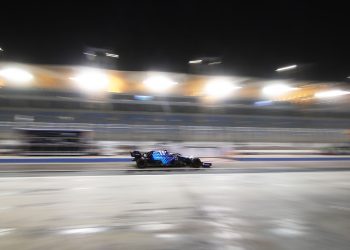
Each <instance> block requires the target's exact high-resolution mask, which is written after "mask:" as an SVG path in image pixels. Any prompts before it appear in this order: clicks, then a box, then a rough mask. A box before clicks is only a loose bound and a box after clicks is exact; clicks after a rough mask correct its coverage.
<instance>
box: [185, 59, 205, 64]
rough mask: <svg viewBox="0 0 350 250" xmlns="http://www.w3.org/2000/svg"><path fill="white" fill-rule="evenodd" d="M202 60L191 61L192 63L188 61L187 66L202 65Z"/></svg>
mask: <svg viewBox="0 0 350 250" xmlns="http://www.w3.org/2000/svg"><path fill="white" fill-rule="evenodd" d="M202 62H203V60H192V61H188V63H189V64H199V63H202Z"/></svg>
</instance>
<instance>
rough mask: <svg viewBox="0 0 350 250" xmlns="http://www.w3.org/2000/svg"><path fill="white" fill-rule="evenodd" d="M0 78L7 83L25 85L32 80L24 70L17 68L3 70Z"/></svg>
mask: <svg viewBox="0 0 350 250" xmlns="http://www.w3.org/2000/svg"><path fill="white" fill-rule="evenodd" d="M0 76H2V77H3V78H5V79H6V80H7V81H9V82H13V83H18V84H21V85H22V84H25V83H28V82H30V81H31V80H32V79H33V75H32V74H31V73H29V72H28V71H26V70H23V69H19V68H5V69H3V70H1V71H0Z"/></svg>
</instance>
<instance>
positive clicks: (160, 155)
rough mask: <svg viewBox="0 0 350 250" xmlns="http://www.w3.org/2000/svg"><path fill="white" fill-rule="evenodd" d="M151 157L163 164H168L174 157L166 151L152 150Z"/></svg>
mask: <svg viewBox="0 0 350 250" xmlns="http://www.w3.org/2000/svg"><path fill="white" fill-rule="evenodd" d="M152 159H153V160H155V161H161V162H162V164H163V165H168V164H169V163H170V162H171V161H172V160H174V159H175V157H174V156H173V155H171V154H169V153H168V151H165V150H161V151H153V152H152Z"/></svg>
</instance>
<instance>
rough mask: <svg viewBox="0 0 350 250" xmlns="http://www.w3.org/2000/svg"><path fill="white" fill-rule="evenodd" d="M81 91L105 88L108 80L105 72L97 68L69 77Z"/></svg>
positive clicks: (90, 91)
mask: <svg viewBox="0 0 350 250" xmlns="http://www.w3.org/2000/svg"><path fill="white" fill-rule="evenodd" d="M71 79H72V80H73V81H74V82H76V84H77V86H78V88H79V89H80V90H82V91H85V92H89V93H93V92H96V91H105V90H107V87H108V84H109V80H108V77H107V75H106V74H104V73H103V72H101V71H99V70H94V69H92V70H86V71H83V72H81V73H79V74H78V75H77V76H75V77H72V78H71Z"/></svg>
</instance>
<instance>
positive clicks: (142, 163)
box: [136, 159, 147, 168]
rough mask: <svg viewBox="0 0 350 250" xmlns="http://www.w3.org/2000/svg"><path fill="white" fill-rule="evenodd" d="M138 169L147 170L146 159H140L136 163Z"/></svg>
mask: <svg viewBox="0 0 350 250" xmlns="http://www.w3.org/2000/svg"><path fill="white" fill-rule="evenodd" d="M136 166H137V168H145V167H147V162H146V161H145V160H144V159H138V160H137V161H136Z"/></svg>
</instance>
